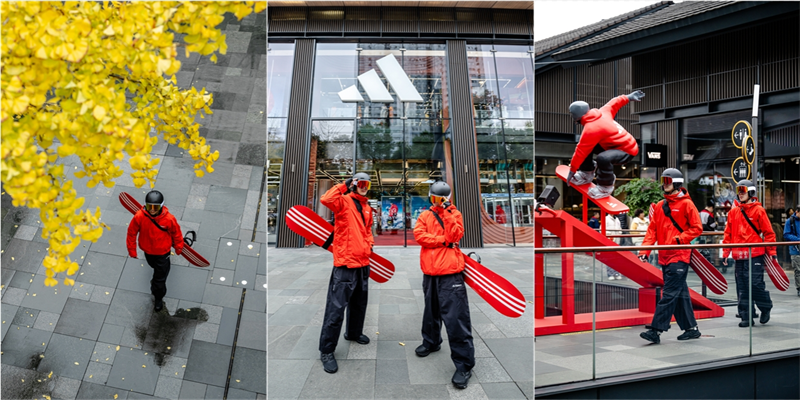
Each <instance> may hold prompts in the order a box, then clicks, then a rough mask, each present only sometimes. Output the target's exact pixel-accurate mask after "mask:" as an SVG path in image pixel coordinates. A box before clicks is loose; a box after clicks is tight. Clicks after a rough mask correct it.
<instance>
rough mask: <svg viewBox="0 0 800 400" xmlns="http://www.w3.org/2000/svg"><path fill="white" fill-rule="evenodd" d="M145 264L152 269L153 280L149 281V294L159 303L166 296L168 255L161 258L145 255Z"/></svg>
mask: <svg viewBox="0 0 800 400" xmlns="http://www.w3.org/2000/svg"><path fill="white" fill-rule="evenodd" d="M144 258H145V259H146V260H147V264H148V265H150V268H152V269H153V279H150V293H152V294H153V297H155V298H156V301H159V300H161V299H163V298H164V296H166V295H167V277H168V276H169V269H170V262H169V253H167V254H164V255H163V256H154V255H152V254H147V253H145V255H144Z"/></svg>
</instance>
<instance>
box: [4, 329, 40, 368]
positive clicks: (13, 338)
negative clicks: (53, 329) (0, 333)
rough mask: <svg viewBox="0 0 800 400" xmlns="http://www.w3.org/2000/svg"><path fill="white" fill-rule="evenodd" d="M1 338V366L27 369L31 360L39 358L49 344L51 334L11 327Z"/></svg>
mask: <svg viewBox="0 0 800 400" xmlns="http://www.w3.org/2000/svg"><path fill="white" fill-rule="evenodd" d="M6 324H8V325H9V330H8V332H7V333H6V335H5V337H4V338H3V345H2V349H3V357H2V359H3V364H9V365H14V366H17V367H20V368H28V367H29V365H30V363H31V360H32V358H36V357H39V354H41V353H43V352H44V351H45V349H46V348H47V345H48V344H49V343H50V340H51V336H52V334H51V333H50V332H46V331H41V330H38V329H33V328H26V327H24V326H18V325H11V323H10V321H8V322H6Z"/></svg>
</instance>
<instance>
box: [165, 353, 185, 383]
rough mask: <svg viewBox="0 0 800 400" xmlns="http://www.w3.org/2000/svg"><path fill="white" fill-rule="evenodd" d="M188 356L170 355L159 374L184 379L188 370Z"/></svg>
mask: <svg viewBox="0 0 800 400" xmlns="http://www.w3.org/2000/svg"><path fill="white" fill-rule="evenodd" d="M187 360H188V359H187V358H186V357H168V358H167V359H166V360H165V362H164V365H162V366H161V371H159V374H160V375H161V376H168V377H170V378H175V379H183V375H184V373H185V372H186V361H187Z"/></svg>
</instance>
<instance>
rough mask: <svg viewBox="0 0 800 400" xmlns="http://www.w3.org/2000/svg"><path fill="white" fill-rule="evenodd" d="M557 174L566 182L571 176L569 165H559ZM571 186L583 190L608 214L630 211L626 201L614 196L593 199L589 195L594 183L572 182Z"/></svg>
mask: <svg viewBox="0 0 800 400" xmlns="http://www.w3.org/2000/svg"><path fill="white" fill-rule="evenodd" d="M556 175H558V177H559V178H561V180H563V181H564V182H566V181H567V177H568V176H569V165H559V166H558V167H556ZM571 187H573V188H575V190H577V191H579V192H581V193H582V194H584V195H586V197H588V198H589V199H591V200H592V201H593V202H594V203H595V204H597V206H598V207H600V208H602V209H603V211H605V212H606V214H611V215H617V214H622V213H626V212H628V211H630V209H629V208H628V206H626V205H625V203H623V202H621V201H619V200H617V199H616V198H614V197H613V196H608V197H604V198H602V199H592V198H591V197H589V189H591V188H593V187H594V183H592V182H589V183H586V184H583V185H580V186H578V185H575V184H572V185H571Z"/></svg>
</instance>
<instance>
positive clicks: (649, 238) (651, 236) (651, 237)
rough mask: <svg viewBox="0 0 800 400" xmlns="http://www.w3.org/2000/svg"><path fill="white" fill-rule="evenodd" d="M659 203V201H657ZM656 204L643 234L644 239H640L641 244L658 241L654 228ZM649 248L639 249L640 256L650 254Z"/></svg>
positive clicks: (645, 244)
mask: <svg viewBox="0 0 800 400" xmlns="http://www.w3.org/2000/svg"><path fill="white" fill-rule="evenodd" d="M659 204H660V203H659ZM658 208H659V207H658V206H656V211H653V218H651V220H650V225H648V226H647V233H645V235H644V240H642V246H652V245H653V244H655V243H656V241H658V231H657V230H656V215H657V214H658ZM650 251H651V250H641V251H639V255H640V256H646V257H649V256H650Z"/></svg>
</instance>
